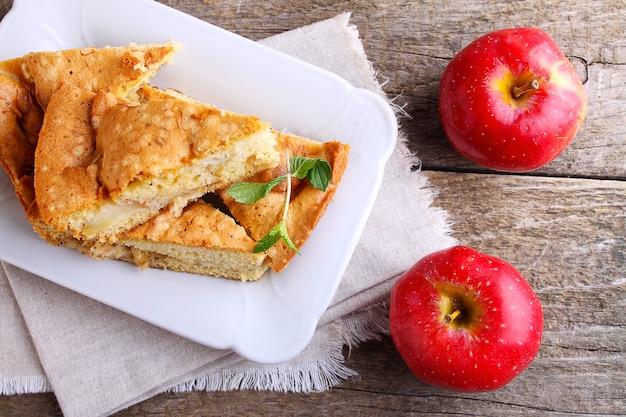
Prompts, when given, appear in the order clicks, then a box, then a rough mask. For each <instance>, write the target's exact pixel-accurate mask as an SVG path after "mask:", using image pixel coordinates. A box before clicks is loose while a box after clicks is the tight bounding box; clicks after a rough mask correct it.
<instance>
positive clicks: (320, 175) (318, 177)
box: [306, 159, 332, 191]
mask: <svg viewBox="0 0 626 417" xmlns="http://www.w3.org/2000/svg"><path fill="white" fill-rule="evenodd" d="M306 179H307V181H309V183H311V185H312V186H313V187H315V188H317V189H318V190H322V191H326V188H327V187H328V184H329V183H330V180H331V179H332V169H331V168H330V164H329V163H328V161H326V160H324V159H316V160H315V165H314V166H313V168H311V169H310V170H309V172H308V173H307V175H306Z"/></svg>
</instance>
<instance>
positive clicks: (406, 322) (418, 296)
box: [389, 246, 543, 392]
mask: <svg viewBox="0 0 626 417" xmlns="http://www.w3.org/2000/svg"><path fill="white" fill-rule="evenodd" d="M389 324H390V331H391V338H392V340H393V342H394V344H395V346H396V348H397V350H398V352H399V353H400V356H402V358H403V360H404V361H405V363H406V364H407V366H408V367H409V369H410V370H411V371H412V372H413V374H415V376H416V377H417V378H419V379H420V380H422V381H423V382H426V383H428V384H431V385H435V386H439V387H442V388H447V389H452V390H457V391H468V392H479V391H491V390H495V389H498V388H500V387H502V386H504V385H506V384H507V383H509V382H510V381H511V380H512V379H513V378H515V377H516V376H517V375H518V374H519V373H520V372H522V370H524V369H525V368H526V367H527V366H528V365H529V364H530V363H531V362H532V361H533V359H534V358H535V356H536V355H537V352H538V350H539V345H540V343H541V336H542V331H543V311H542V308H541V303H540V301H539V299H538V298H537V295H536V294H535V292H534V291H533V290H532V288H531V287H530V286H529V285H528V283H527V282H526V280H525V279H524V278H523V277H522V275H520V273H519V272H518V271H517V270H516V269H515V268H514V267H513V266H511V265H510V264H508V263H507V262H504V261H502V260H500V259H498V258H495V257H493V256H489V255H486V254H483V253H481V252H479V251H477V250H474V249H471V248H468V247H466V246H455V247H452V248H448V249H444V250H442V251H439V252H435V253H432V254H430V255H427V256H426V257H424V258H422V259H421V260H419V261H418V262H417V263H416V264H415V265H414V266H413V267H411V268H410V269H409V270H407V271H406V272H405V273H404V274H403V275H402V276H401V277H400V278H399V279H398V281H397V282H396V283H395V285H394V287H393V290H392V293H391V304H390V309H389Z"/></svg>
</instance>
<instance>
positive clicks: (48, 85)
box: [22, 42, 179, 109]
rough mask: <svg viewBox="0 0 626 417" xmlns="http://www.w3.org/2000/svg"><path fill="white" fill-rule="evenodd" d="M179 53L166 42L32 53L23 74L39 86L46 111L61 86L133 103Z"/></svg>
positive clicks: (175, 45) (37, 91)
mask: <svg viewBox="0 0 626 417" xmlns="http://www.w3.org/2000/svg"><path fill="white" fill-rule="evenodd" d="M178 49H179V45H178V44H177V43H175V42H166V43H162V44H147V45H135V44H130V45H126V46H117V47H104V48H94V47H88V48H76V49H66V50H62V51H54V52H47V51H45V52H31V53H28V54H26V55H25V56H24V57H23V65H22V71H23V73H24V76H25V78H26V79H27V80H29V81H30V82H31V83H32V84H33V85H34V86H35V91H36V95H37V100H38V101H39V104H41V106H42V107H43V108H44V109H46V108H47V107H48V102H49V101H50V97H51V96H52V93H54V91H55V90H56V89H57V87H58V86H59V84H61V83H66V84H71V85H74V86H76V87H78V88H80V89H82V90H85V91H91V92H94V93H95V92H98V91H100V90H103V91H107V92H110V93H112V94H115V95H116V96H118V97H122V98H128V99H131V100H132V99H134V94H135V92H136V91H137V90H138V89H139V88H140V87H142V86H143V85H145V84H147V83H148V82H149V81H150V80H151V79H152V78H153V77H154V75H155V74H156V73H157V71H158V70H159V68H161V66H163V65H164V64H167V63H169V62H171V60H172V56H173V55H174V53H175V52H176V51H177V50H178Z"/></svg>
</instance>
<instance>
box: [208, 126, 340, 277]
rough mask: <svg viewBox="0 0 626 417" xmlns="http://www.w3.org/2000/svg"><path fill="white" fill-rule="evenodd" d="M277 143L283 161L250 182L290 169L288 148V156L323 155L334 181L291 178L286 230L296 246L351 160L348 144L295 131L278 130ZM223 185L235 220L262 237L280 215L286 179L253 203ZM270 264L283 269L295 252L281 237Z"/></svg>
mask: <svg viewBox="0 0 626 417" xmlns="http://www.w3.org/2000/svg"><path fill="white" fill-rule="evenodd" d="M277 141H278V144H279V146H280V149H281V154H282V157H281V161H282V162H281V163H280V164H279V165H278V166H277V167H276V168H273V169H269V170H266V171H263V172H261V173H259V174H256V175H254V176H252V177H250V178H247V179H246V180H245V181H247V182H269V181H271V180H272V179H274V178H276V177H278V176H281V175H284V174H285V173H286V172H287V159H286V150H287V149H288V150H289V156H290V157H293V156H296V155H300V156H306V157H309V158H321V159H325V160H326V161H328V163H329V164H330V166H331V171H332V176H331V181H330V183H329V185H328V187H327V188H326V190H325V191H322V190H319V189H317V188H315V187H313V186H312V185H311V184H309V183H308V182H307V181H305V180H298V179H296V178H293V179H292V183H291V200H290V202H289V211H288V215H287V230H288V232H289V236H290V238H291V240H292V242H293V243H294V245H295V246H296V247H297V248H300V247H301V246H302V245H303V244H304V242H305V241H306V240H307V239H308V238H309V236H310V235H311V232H312V231H313V229H314V228H315V226H316V225H317V223H318V222H319V220H320V219H321V218H322V216H323V215H324V213H325V212H326V210H327V208H328V205H329V204H330V202H331V201H332V199H333V197H334V195H335V192H336V190H337V186H338V184H339V182H340V181H341V178H342V176H343V173H344V171H345V169H346V166H347V163H348V153H349V150H350V147H349V145H347V144H344V143H341V142H338V141H329V142H318V141H315V140H311V139H307V138H303V137H300V136H296V135H291V134H286V133H278V137H277ZM227 191H228V189H227V188H223V189H220V190H219V191H218V194H219V195H220V196H221V197H222V198H223V199H224V202H225V204H226V206H227V207H228V209H229V210H230V213H231V214H232V216H233V217H234V218H235V220H236V221H237V222H238V223H239V224H241V225H242V226H243V227H245V229H246V230H247V232H248V234H249V235H250V237H251V238H252V239H254V240H255V241H259V240H261V239H262V238H263V237H264V236H265V235H267V233H268V232H269V231H270V230H271V229H272V227H274V226H275V225H276V224H278V222H279V221H280V219H281V216H282V213H283V207H284V205H285V191H286V182H283V183H281V184H279V185H278V186H276V187H275V188H273V189H272V191H270V193H269V194H268V195H267V196H265V197H264V198H262V199H261V200H259V201H257V202H256V203H253V204H245V203H238V202H236V201H235V200H234V199H233V197H231V196H230V195H228V194H227ZM266 253H267V256H268V258H269V259H268V264H269V266H270V268H272V269H273V270H274V271H275V272H280V271H282V270H283V269H284V268H285V267H286V266H287V264H288V263H289V262H290V261H291V259H292V258H293V257H294V256H295V254H296V252H294V251H293V250H292V249H290V248H289V247H288V246H287V245H286V244H285V243H284V242H283V241H282V240H281V241H279V242H278V243H277V244H275V245H274V246H272V247H271V248H270V249H268V250H267V251H266Z"/></svg>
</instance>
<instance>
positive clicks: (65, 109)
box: [35, 83, 279, 241]
mask: <svg viewBox="0 0 626 417" xmlns="http://www.w3.org/2000/svg"><path fill="white" fill-rule="evenodd" d="M275 145H276V138H275V134H274V133H273V132H272V131H271V129H270V126H269V124H268V123H265V122H263V121H261V120H259V119H258V118H256V117H253V116H243V115H237V114H233V113H230V112H227V111H224V110H220V109H216V108H214V107H212V106H209V105H205V104H201V103H198V102H194V101H190V100H182V99H179V98H174V97H167V98H163V97H160V96H156V97H155V98H150V99H148V100H146V101H143V102H130V101H127V100H124V99H120V98H119V97H117V96H114V95H113V94H111V93H106V92H102V91H101V92H99V93H97V94H95V93H92V92H90V91H86V90H82V89H80V88H78V87H76V86H74V85H71V84H65V83H62V84H61V85H60V86H59V88H58V89H57V90H55V92H54V93H53V94H52V96H51V97H50V101H49V103H48V106H47V108H46V112H45V116H44V122H43V126H42V128H41V132H40V135H39V144H38V146H37V150H36V152H35V195H36V199H37V201H38V204H39V209H40V212H41V216H42V218H43V220H44V221H45V222H47V223H49V224H51V225H52V226H53V227H55V228H56V229H58V230H61V231H62V230H69V231H71V232H72V234H73V235H74V236H75V237H77V238H82V239H99V240H109V241H114V240H115V239H117V236H118V235H119V234H121V233H123V232H125V231H128V230H130V229H131V228H133V227H135V226H137V225H139V224H141V223H144V222H146V221H148V220H149V219H150V218H152V217H153V216H155V215H156V214H158V213H159V212H160V211H161V209H163V208H164V207H166V206H171V207H172V209H179V208H182V207H184V206H185V205H186V204H187V202H188V201H190V200H193V199H196V198H198V197H200V196H202V195H203V194H204V193H206V192H207V191H211V190H213V189H215V188H219V187H223V186H224V185H225V184H228V183H230V182H233V181H238V180H241V179H243V178H245V177H247V176H249V175H252V174H254V173H256V172H259V171H262V170H264V169H268V168H271V167H274V166H276V165H277V164H278V157H279V155H278V152H277V150H276V149H275Z"/></svg>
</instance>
